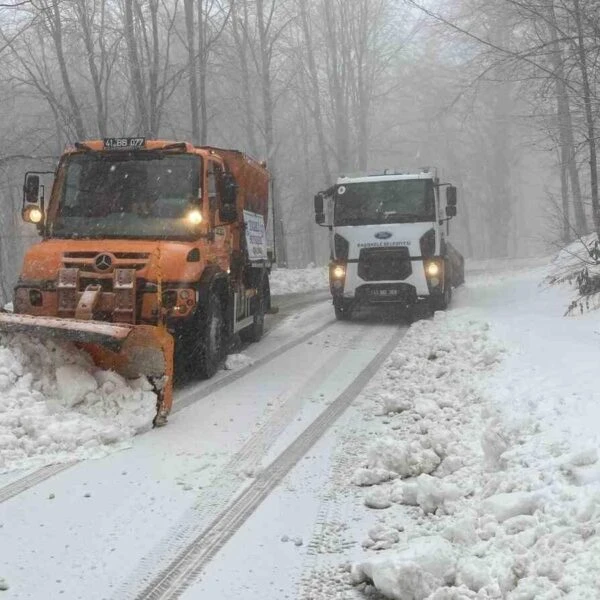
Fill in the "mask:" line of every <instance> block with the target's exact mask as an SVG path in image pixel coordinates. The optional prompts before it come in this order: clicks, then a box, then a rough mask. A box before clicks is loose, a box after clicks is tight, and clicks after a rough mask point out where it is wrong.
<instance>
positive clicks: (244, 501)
mask: <svg viewBox="0 0 600 600" xmlns="http://www.w3.org/2000/svg"><path fill="white" fill-rule="evenodd" d="M404 331H405V330H404V329H402V330H400V331H396V332H395V333H394V334H393V335H392V336H391V338H390V339H389V340H388V342H387V343H386V344H385V346H384V347H383V348H382V349H381V350H380V351H379V352H378V353H377V354H376V355H375V357H374V358H373V359H371V361H370V362H369V363H368V364H367V366H366V367H365V368H364V369H363V370H362V371H360V373H359V374H358V376H357V377H356V378H355V379H354V381H353V382H352V383H351V384H350V385H349V386H348V387H347V388H346V389H345V390H344V391H343V392H342V393H341V394H340V395H339V396H338V397H337V398H336V399H335V400H334V401H333V402H332V403H331V404H330V405H329V407H328V408H326V409H325V410H324V411H323V412H322V413H321V414H320V415H319V416H318V417H317V418H316V419H315V420H314V421H313V422H312V423H311V424H310V425H309V426H308V427H307V428H306V429H305V430H304V431H303V432H302V433H301V434H300V435H299V436H298V437H297V438H296V439H295V440H294V441H293V442H292V443H291V444H290V445H289V446H288V447H287V448H286V449H285V450H284V451H283V452H282V453H281V454H280V455H279V456H278V457H277V458H276V459H275V460H274V461H273V462H272V463H271V464H270V465H269V466H268V467H266V468H265V470H264V471H263V472H261V473H260V474H259V475H258V476H257V477H256V479H255V480H254V481H253V482H252V483H251V484H250V485H249V486H248V487H247V488H246V489H245V490H244V491H243V492H242V493H241V494H240V495H239V496H238V497H237V498H236V499H235V500H234V501H233V502H232V503H231V504H230V505H229V506H228V507H227V508H225V510H223V511H222V512H221V513H220V514H219V515H218V516H217V517H216V518H215V519H214V520H213V521H212V522H211V523H210V524H209V525H208V527H206V529H205V530H204V531H203V532H201V533H200V535H198V536H197V537H196V539H194V540H193V541H192V542H191V543H190V544H189V545H188V546H187V547H186V548H185V549H184V550H182V551H181V552H180V554H179V555H178V556H177V557H176V558H175V559H174V560H173V561H171V562H170V563H169V564H168V565H167V566H166V567H165V568H164V569H162V571H160V572H159V573H158V575H156V576H155V577H154V579H153V580H152V581H151V582H150V584H149V585H147V586H146V587H145V588H144V589H143V590H142V591H141V592H139V593H138V595H137V596H136V597H135V598H136V600H166V599H168V598H178V597H180V596H181V594H182V593H183V592H184V591H185V590H186V589H187V588H188V587H189V586H190V585H191V584H192V583H193V582H194V580H195V579H196V578H197V577H198V576H199V575H200V573H201V572H202V570H203V568H204V566H205V565H206V564H207V563H208V562H209V561H210V560H211V559H212V558H213V557H214V556H215V555H216V554H217V553H218V552H219V550H221V548H222V547H223V546H224V545H225V544H226V543H227V541H228V540H229V539H231V538H232V537H233V535H234V534H235V533H236V532H237V530H238V529H239V528H240V527H241V526H242V525H243V524H244V523H245V522H246V520H247V519H248V518H249V517H250V516H251V515H252V514H253V513H254V511H255V510H256V509H257V508H258V506H260V504H261V503H262V502H263V501H264V500H265V498H267V496H268V495H269V494H270V493H271V492H272V491H273V490H274V489H275V488H276V487H277V486H278V485H279V484H280V483H281V481H282V480H283V478H284V477H285V476H286V475H287V474H288V473H289V472H290V471H291V469H292V468H293V467H294V466H295V465H296V464H297V463H298V461H299V460H300V459H301V458H302V457H303V456H304V455H305V454H306V453H307V452H308V451H309V450H310V449H311V448H312V447H313V446H314V444H315V443H316V442H317V441H318V440H319V439H320V438H321V437H322V436H323V434H324V433H325V432H326V431H327V430H328V429H329V428H330V427H331V425H333V423H335V421H336V420H337V419H338V418H339V417H340V416H341V415H342V413H343V412H344V411H345V410H346V409H347V408H348V406H349V405H350V404H351V403H352V401H353V400H354V399H355V398H356V397H357V396H358V395H359V394H360V393H361V391H362V390H363V388H364V387H365V386H366V384H367V383H368V382H369V380H370V379H371V378H372V377H373V375H374V374H375V373H376V372H377V370H378V369H379V367H380V366H381V364H382V362H383V361H384V360H385V359H386V358H387V357H388V356H389V354H391V352H392V351H393V350H394V348H395V347H396V346H397V344H398V342H399V341H400V339H401V337H402V336H403V335H404ZM122 597H123V596H119V598H122Z"/></svg>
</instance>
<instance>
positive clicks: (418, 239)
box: [315, 169, 464, 319]
mask: <svg viewBox="0 0 600 600" xmlns="http://www.w3.org/2000/svg"><path fill="white" fill-rule="evenodd" d="M444 188H445V190H446V193H445V199H443V198H442V195H441V193H440V191H441V190H442V189H444ZM456 202H457V194H456V188H455V187H454V186H451V185H449V184H447V183H440V181H439V178H438V177H437V174H436V172H435V171H434V170H430V169H423V170H421V171H420V172H417V173H394V174H388V173H387V172H386V173H384V174H379V175H366V176H356V177H340V178H338V180H337V182H336V183H335V184H334V185H333V186H331V187H330V188H329V189H327V190H325V191H323V192H319V193H318V194H317V195H316V196H315V219H316V222H317V224H319V225H322V226H325V227H328V228H329V231H330V249H331V257H330V258H331V261H330V265H329V281H330V289H331V294H332V297H333V305H334V309H335V314H336V317H337V318H338V319H348V318H350V317H351V315H352V313H353V312H354V311H355V310H356V309H357V308H360V307H361V306H377V305H383V304H394V305H397V306H400V307H403V308H408V309H413V308H416V307H419V306H425V307H426V308H427V309H429V310H432V311H434V310H443V309H445V308H446V307H447V306H448V304H449V303H450V299H451V295H452V288H453V287H457V286H458V285H460V284H461V283H463V281H464V260H463V258H462V256H461V255H460V253H459V252H457V251H456V249H455V248H453V246H452V245H451V244H450V242H449V241H448V239H447V233H448V221H449V220H450V219H451V218H452V217H454V216H455V215H456Z"/></svg>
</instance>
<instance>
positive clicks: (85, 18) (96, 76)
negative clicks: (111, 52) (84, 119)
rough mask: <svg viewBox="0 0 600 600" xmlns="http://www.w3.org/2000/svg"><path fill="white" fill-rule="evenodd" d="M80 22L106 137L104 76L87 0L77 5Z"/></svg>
mask: <svg viewBox="0 0 600 600" xmlns="http://www.w3.org/2000/svg"><path fill="white" fill-rule="evenodd" d="M75 10H76V11H77V17H78V19H79V24H80V25H81V35H82V37H83V43H84V45H85V51H86V52H87V60H88V67H89V70H90V76H91V78H92V87H93V88H94V97H95V100H96V125H97V126H98V134H99V135H100V137H106V135H107V132H106V111H105V108H104V96H103V94H102V77H101V75H100V72H99V71H98V66H97V65H96V53H95V51H94V38H93V32H92V24H91V22H90V15H89V14H88V6H87V3H86V2H85V0H79V2H77V4H76V5H75Z"/></svg>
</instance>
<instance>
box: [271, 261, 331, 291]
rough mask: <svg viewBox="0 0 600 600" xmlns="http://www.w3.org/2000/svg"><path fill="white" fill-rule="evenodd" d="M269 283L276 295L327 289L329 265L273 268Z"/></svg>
mask: <svg viewBox="0 0 600 600" xmlns="http://www.w3.org/2000/svg"><path fill="white" fill-rule="evenodd" d="M269 283H270V285H271V294H273V295H274V296H279V295H282V294H296V293H301V292H312V291H315V290H326V289H329V274H328V270H327V267H314V266H311V267H307V268H306V269H273V271H271V275H270V277H269Z"/></svg>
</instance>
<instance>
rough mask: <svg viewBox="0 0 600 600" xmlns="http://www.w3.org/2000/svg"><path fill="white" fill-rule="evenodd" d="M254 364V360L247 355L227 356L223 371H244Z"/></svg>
mask: <svg viewBox="0 0 600 600" xmlns="http://www.w3.org/2000/svg"><path fill="white" fill-rule="evenodd" d="M253 364H254V359H253V358H252V357H250V356H248V355H247V354H243V353H239V354H228V355H227V358H226V359H225V370H227V371H237V370H239V369H245V368H246V367H250V366H251V365H253Z"/></svg>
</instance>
